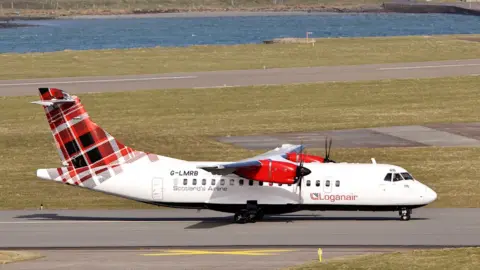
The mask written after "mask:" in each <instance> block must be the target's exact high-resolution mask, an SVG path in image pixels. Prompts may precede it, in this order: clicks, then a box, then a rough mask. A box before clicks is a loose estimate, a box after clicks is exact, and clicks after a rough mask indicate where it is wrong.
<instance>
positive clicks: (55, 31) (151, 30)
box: [0, 13, 480, 53]
mask: <svg viewBox="0 0 480 270" xmlns="http://www.w3.org/2000/svg"><path fill="white" fill-rule="evenodd" d="M25 23H29V24H34V25H35V26H32V27H20V28H3V29H0V53H27V52H53V51H63V50H91V49H112V48H138V47H156V46H163V47H171V46H175V47H184V46H192V45H212V44H213V45H233V44H252V43H253V44H260V43H263V41H265V40H270V39H274V38H282V37H306V35H307V33H308V35H309V36H310V37H314V38H320V37H370V36H405V35H438V34H479V33H480V16H468V15H455V14H405V13H360V14H344V13H340V14H333V13H310V14H301V15H298V14H293V15H288V14H287V15H285V14H284V15H273V16H272V15H258V16H256V15H248V16H218V17H216V16H211V15H210V16H207V17H175V16H173V17H155V16H153V17H149V18H131V17H129V18H124V17H118V18H91V19H58V20H45V21H28V22H25Z"/></svg>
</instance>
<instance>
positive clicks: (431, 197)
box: [425, 187, 437, 203]
mask: <svg viewBox="0 0 480 270" xmlns="http://www.w3.org/2000/svg"><path fill="white" fill-rule="evenodd" d="M436 199H437V193H436V192H435V191H433V189H431V188H429V187H425V200H426V201H427V203H431V202H433V201H435V200H436Z"/></svg>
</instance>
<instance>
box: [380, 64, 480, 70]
mask: <svg viewBox="0 0 480 270" xmlns="http://www.w3.org/2000/svg"><path fill="white" fill-rule="evenodd" d="M470 66H480V64H458V65H438V66H410V67H390V68H378V69H377V70H400V69H421V68H447V67H470Z"/></svg>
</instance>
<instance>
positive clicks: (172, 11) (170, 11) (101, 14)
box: [0, 4, 387, 21]
mask: <svg viewBox="0 0 480 270" xmlns="http://www.w3.org/2000/svg"><path fill="white" fill-rule="evenodd" d="M385 12H387V11H386V10H385V9H384V8H383V5H381V4H378V5H376V4H373V5H372V4H370V5H369V4H367V5H356V6H329V5H295V6H279V7H257V8H253V7H252V8H248V7H245V8H243V7H238V8H214V7H212V8H195V9H191V8H158V9H132V10H115V9H106V10H72V11H60V12H58V13H57V14H53V13H49V14H46V13H45V12H42V11H39V10H23V14H25V15H22V16H19V15H0V21H2V20H6V19H10V20H54V19H108V18H155V17H167V18H169V17H214V16H232V17H235V16H281V15H308V14H315V13H321V14H342V13H345V14H347V13H385ZM7 14H8V13H7Z"/></svg>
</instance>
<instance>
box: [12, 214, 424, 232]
mask: <svg viewBox="0 0 480 270" xmlns="http://www.w3.org/2000/svg"><path fill="white" fill-rule="evenodd" d="M15 218H19V219H28V220H51V221H122V222H162V221H178V222H182V221H198V223H196V224H193V225H189V226H187V227H185V228H184V229H212V228H216V227H221V226H227V225H232V224H234V223H233V215H232V216H226V217H152V218H148V217H102V216H96V217H92V216H69V215H59V214H55V213H42V214H31V215H20V216H16V217H15ZM426 219H427V218H415V217H412V218H411V220H412V221H414V220H426ZM398 220H399V217H368V216H367V217H324V216H320V215H295V214H286V215H271V216H270V215H269V216H265V217H264V218H263V219H262V220H259V221H257V223H293V222H296V221H322V222H325V221H398Z"/></svg>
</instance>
